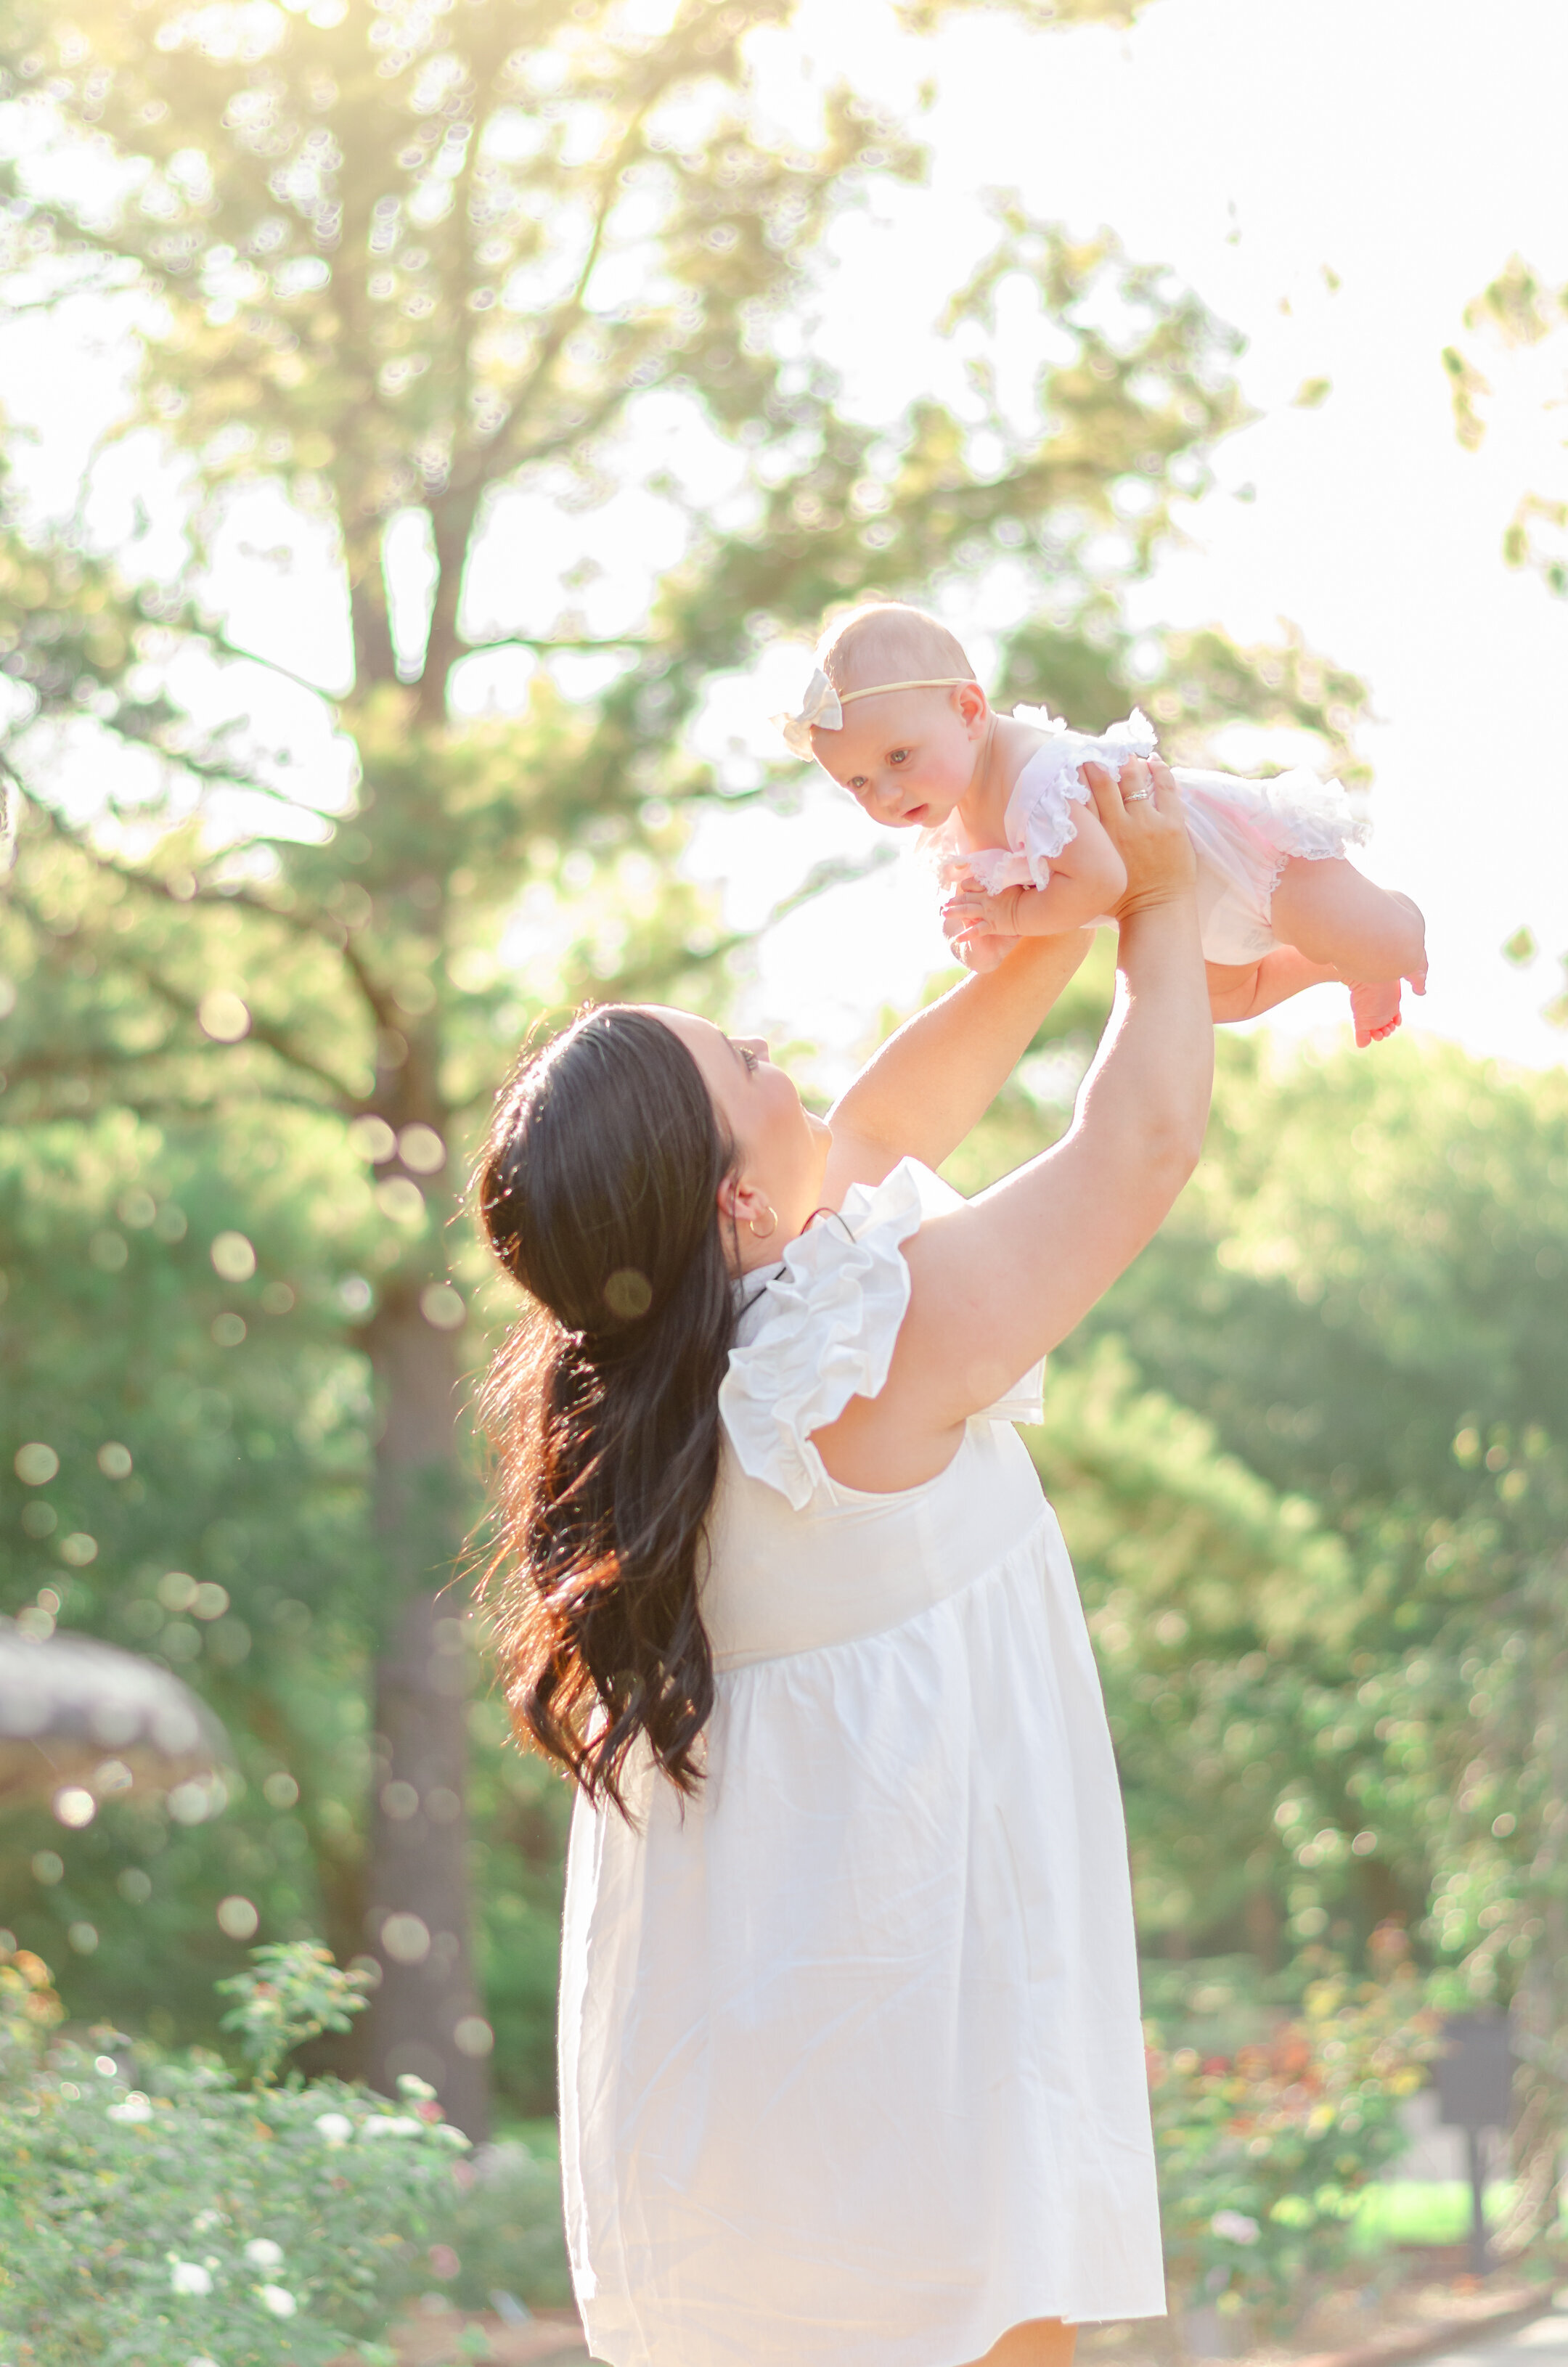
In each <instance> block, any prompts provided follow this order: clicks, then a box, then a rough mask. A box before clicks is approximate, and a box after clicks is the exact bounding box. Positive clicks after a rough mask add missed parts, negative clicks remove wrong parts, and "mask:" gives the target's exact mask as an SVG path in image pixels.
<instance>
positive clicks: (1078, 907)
mask: <svg viewBox="0 0 1568 2367" xmlns="http://www.w3.org/2000/svg"><path fill="white" fill-rule="evenodd" d="M1074 821H1075V822H1076V824H1077V829H1076V831H1075V832H1074V835H1073V837H1072V838H1070V839H1069V840H1068V842H1067V844H1066V845H1065V846H1064V847H1063V848H1062V852H1061V854H1060V855H1053V856H1052V857H1051V878H1050V879H1049V881H1048V882H1047V884H1046V886H1045V887H1043V888H1004V889H1001V890H1000V891H999V893H998V894H996V895H994V896H986V895H983V893H982V892H981V890H980V889H978V888H960V889H958V890H957V891H956V892H955V893H954V894H953V895H951V896H950V897H949V899H948V901H947V902H946V904H945V905H944V906H943V908H942V926H943V928H944V929H945V930H946V932H947V934H948V937H949V941H950V942H951V943H952V945H953V946H954V947H955V948H956V950H957V951H958V953H959V954H960V957H962V956H963V955H964V953H965V950H966V947H967V946H969V944H970V943H971V940H973V939H976V938H981V937H1054V936H1059V935H1061V934H1062V932H1063V931H1064V930H1067V929H1081V928H1084V927H1085V926H1086V925H1087V924H1088V923H1090V922H1091V921H1098V920H1101V919H1103V918H1104V916H1105V915H1106V914H1107V913H1108V912H1111V911H1112V910H1113V909H1114V908H1115V906H1116V905H1117V904H1118V903H1119V901H1120V900H1121V898H1122V896H1123V895H1124V894H1125V892H1126V889H1127V866H1126V865H1125V864H1124V863H1123V862H1122V859H1121V857H1120V855H1118V853H1117V851H1116V849H1115V847H1114V846H1113V845H1112V844H1111V843H1110V840H1109V838H1108V835H1107V832H1106V829H1105V825H1104V823H1103V822H1102V821H1100V818H1099V816H1098V814H1097V813H1096V811H1095V809H1094V807H1093V806H1092V805H1090V804H1088V803H1087V802H1085V804H1083V805H1081V806H1078V807H1076V808H1075V809H1074Z"/></svg>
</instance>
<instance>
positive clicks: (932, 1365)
mask: <svg viewBox="0 0 1568 2367" xmlns="http://www.w3.org/2000/svg"><path fill="white" fill-rule="evenodd" d="M1148 777H1149V775H1148V774H1147V773H1146V772H1145V771H1144V770H1143V769H1142V767H1140V766H1136V765H1131V764H1130V765H1129V766H1127V767H1126V768H1125V769H1124V771H1123V775H1122V781H1121V785H1120V787H1118V785H1117V784H1115V783H1113V782H1111V781H1110V780H1109V779H1108V776H1107V777H1106V782H1105V787H1103V788H1101V787H1098V786H1096V799H1097V801H1098V803H1099V806H1100V811H1101V813H1102V816H1104V817H1105V819H1106V821H1107V826H1108V828H1109V829H1111V831H1112V833H1113V836H1115V837H1116V839H1117V841H1118V844H1119V846H1120V847H1121V849H1122V851H1123V853H1124V855H1125V856H1126V859H1127V863H1128V870H1129V876H1130V888H1129V892H1128V895H1127V898H1126V900H1125V901H1124V904H1123V907H1122V912H1121V916H1120V923H1121V952H1120V959H1119V979H1118V992H1117V1007H1116V1009H1115V1011H1114V1012H1113V1014H1112V1015H1111V1019H1110V1022H1109V1024H1108V1026H1107V1029H1106V1033H1105V1036H1104V1039H1103V1041H1102V1043H1101V1047H1100V1051H1099V1055H1098V1057H1097V1059H1096V1062H1095V1066H1094V1068H1093V1070H1091V1072H1090V1075H1089V1078H1088V1080H1087V1082H1086V1083H1085V1088H1084V1092H1083V1094H1082V1096H1081V1098H1080V1102H1079V1108H1078V1115H1077V1117H1076V1119H1075V1120H1074V1126H1073V1128H1072V1130H1071V1132H1070V1133H1069V1134H1068V1135H1067V1136H1066V1138H1064V1139H1063V1140H1062V1142H1060V1143H1059V1144H1057V1145H1056V1147H1055V1148H1054V1149H1053V1150H1048V1151H1046V1152H1045V1153H1044V1154H1043V1156H1042V1157H1040V1158H1039V1159H1035V1160H1031V1161H1029V1163H1028V1165H1027V1166H1025V1167H1021V1168H1019V1169H1018V1170H1017V1172H1015V1173H1014V1174H1012V1175H1010V1176H1008V1177H1007V1178H1006V1180H1005V1181H1004V1182H1003V1183H998V1184H995V1185H994V1186H993V1188H992V1189H991V1190H990V1191H989V1192H986V1193H983V1194H982V1195H981V1196H980V1198H979V1199H977V1200H974V1201H971V1203H970V1204H969V1205H968V1206H966V1207H964V1208H962V1209H957V1210H954V1212H953V1213H952V1214H951V1215H950V1216H942V1217H933V1218H932V1219H931V1220H930V1222H929V1223H927V1224H926V1225H924V1226H923V1227H922V1228H921V1229H920V1231H919V1233H918V1234H917V1235H916V1236H915V1239H914V1240H912V1241H911V1242H910V1244H909V1249H908V1255H909V1264H910V1272H911V1275H912V1277H913V1283H914V1288H913V1293H912V1296H911V1299H910V1307H909V1312H908V1314H907V1315H906V1317H905V1318H904V1321H903V1329H902V1331H900V1334H899V1341H898V1346H897V1349H896V1350H895V1352H894V1355H893V1360H892V1370H891V1372H890V1374H889V1376H888V1381H887V1386H886V1387H884V1388H883V1390H882V1391H881V1395H880V1396H879V1397H876V1398H874V1399H869V1398H856V1399H852V1400H851V1402H850V1404H849V1406H848V1407H847V1408H846V1411H845V1412H844V1413H843V1414H842V1415H841V1416H840V1417H839V1419H838V1421H836V1422H835V1423H833V1424H832V1425H831V1426H829V1427H827V1428H825V1429H824V1430H822V1431H820V1432H819V1433H817V1440H816V1444H817V1445H818V1448H819V1449H820V1451H821V1453H822V1455H823V1459H824V1463H825V1464H826V1467H827V1468H828V1470H829V1471H830V1472H831V1473H832V1475H833V1476H834V1478H837V1479H842V1480H843V1481H844V1482H845V1483H846V1485H847V1486H850V1487H857V1488H866V1489H872V1490H885V1489H896V1488H905V1487H913V1486H915V1485H916V1484H917V1483H918V1482H919V1481H920V1480H922V1479H925V1478H930V1477H931V1476H932V1475H933V1474H934V1473H936V1472H937V1471H940V1470H941V1469H942V1468H943V1467H945V1465H946V1464H947V1463H948V1462H949V1460H950V1458H951V1456H952V1455H953V1454H954V1452H955V1451H956V1449H957V1445H958V1443H959V1440H960V1436H961V1433H962V1429H963V1424H964V1422H965V1421H967V1420H968V1418H969V1416H970V1415H971V1413H975V1412H978V1411H979V1410H982V1409H983V1407H984V1406H986V1405H988V1404H990V1403H992V1402H993V1401H994V1399H995V1398H996V1397H997V1396H998V1395H1000V1394H1001V1392H1002V1391H1003V1390H1004V1389H1005V1388H1006V1387H1007V1386H1008V1384H1009V1383H1010V1382H1012V1381H1014V1380H1016V1379H1017V1376H1018V1375H1019V1374H1020V1373H1023V1372H1025V1371H1027V1370H1028V1366H1029V1365H1031V1364H1032V1363H1033V1362H1034V1360H1035V1359H1036V1358H1037V1357H1038V1356H1040V1355H1041V1354H1043V1353H1045V1352H1046V1351H1047V1350H1048V1349H1051V1348H1053V1347H1054V1346H1055V1345H1056V1344H1057V1342H1059V1341H1060V1340H1062V1339H1064V1338H1065V1337H1066V1335H1067V1333H1068V1332H1069V1331H1072V1330H1073V1329H1074V1325H1075V1324H1077V1323H1078V1322H1079V1321H1080V1319H1082V1318H1083V1317H1084V1316H1085V1314H1087V1312H1088V1310H1089V1308H1091V1307H1093V1306H1094V1304H1095V1302H1096V1300H1097V1299H1098V1298H1099V1297H1102V1296H1103V1294H1104V1293H1105V1292H1106V1291H1107V1290H1108V1288H1109V1286H1110V1285H1111V1284H1112V1283H1113V1282H1114V1281H1115V1280H1116V1278H1117V1276H1118V1274H1120V1273H1121V1272H1122V1271H1123V1270H1124V1268H1125V1267H1127V1266H1128V1265H1130V1264H1131V1262H1132V1260H1133V1258H1135V1257H1136V1256H1137V1254H1138V1252H1139V1251H1140V1250H1141V1249H1142V1247H1143V1245H1144V1243H1145V1242H1146V1241H1147V1240H1149V1238H1150V1236H1151V1235H1152V1234H1153V1232H1154V1231H1155V1230H1156V1229H1157V1228H1158V1227H1159V1225H1160V1224H1161V1222H1162V1221H1163V1219H1164V1217H1165V1214H1166V1212H1167V1210H1168V1209H1169V1208H1170V1206H1171V1204H1172V1202H1173V1201H1174V1200H1175V1198H1176V1195H1177V1193H1178V1192H1179V1191H1180V1190H1181V1188H1182V1185H1183V1184H1184V1183H1186V1181H1187V1176H1188V1175H1189V1174H1190V1173H1191V1172H1192V1169H1193V1167H1194V1165H1195V1164H1196V1162H1197V1160H1198V1156H1199V1150H1200V1147H1201V1144H1202V1138H1203V1128H1204V1124H1205V1121H1206V1119H1207V1116H1208V1110H1209V1095H1210V1087H1211V1084H1212V1079H1213V1029H1212V1024H1211V1022H1210V1015H1209V998H1208V991H1207V988H1206V985H1205V981H1204V973H1203V956H1202V951H1201V948H1200V946H1199V936H1198V918H1197V912H1196V910H1195V907H1194V903H1193V898H1192V876H1193V871H1192V852H1191V848H1190V846H1189V845H1188V844H1187V832H1186V829H1185V826H1184V824H1183V821H1182V817H1181V807H1180V802H1179V799H1178V798H1177V793H1176V786H1175V783H1174V782H1173V781H1172V780H1171V777H1170V775H1169V774H1168V772H1166V771H1165V767H1164V766H1163V765H1162V766H1159V767H1157V768H1155V769H1154V772H1153V778H1154V780H1155V782H1156V783H1157V784H1158V789H1157V797H1156V799H1155V800H1153V801H1135V803H1134V807H1133V810H1132V811H1131V813H1129V812H1128V810H1127V809H1126V807H1125V805H1124V804H1123V801H1122V799H1123V792H1124V791H1125V790H1128V789H1136V788H1137V787H1139V786H1140V785H1141V784H1142V782H1144V781H1146V780H1147V779H1148ZM1112 801H1114V806H1113V802H1112ZM1010 966H1011V965H1010V963H1009V964H1006V965H1004V969H1003V972H1001V973H999V975H1005V973H1006V968H1008V967H1010Z"/></svg>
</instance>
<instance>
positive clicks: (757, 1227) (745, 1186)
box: [714, 1173, 778, 1240]
mask: <svg viewBox="0 0 1568 2367" xmlns="http://www.w3.org/2000/svg"><path fill="white" fill-rule="evenodd" d="M714 1196H715V1198H716V1200H717V1202H718V1205H719V1221H720V1223H721V1224H722V1226H723V1228H724V1229H725V1231H726V1232H728V1233H729V1234H731V1235H732V1236H733V1235H734V1234H736V1233H738V1232H739V1231H740V1230H741V1229H742V1228H743V1227H744V1229H746V1231H748V1232H749V1233H750V1234H751V1236H752V1238H753V1240H766V1239H767V1235H768V1234H769V1233H770V1232H771V1231H772V1229H773V1227H774V1225H776V1224H777V1223H778V1215H777V1213H776V1211H775V1209H774V1207H773V1205H772V1203H771V1201H770V1200H769V1199H768V1196H767V1193H766V1192H765V1191H764V1190H763V1188H762V1185H761V1184H760V1183H750V1182H748V1181H747V1180H746V1178H745V1177H744V1176H742V1175H736V1174H733V1173H731V1174H729V1175H724V1176H722V1177H721V1178H720V1181H719V1189H718V1191H717V1193H716V1194H715V1195H714Z"/></svg>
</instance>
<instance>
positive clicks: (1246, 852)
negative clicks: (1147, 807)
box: [921, 707, 1368, 965]
mask: <svg viewBox="0 0 1568 2367" xmlns="http://www.w3.org/2000/svg"><path fill="white" fill-rule="evenodd" d="M1013 714H1014V717H1015V719H1017V721H1018V722H1020V723H1028V724H1030V725H1031V726H1032V727H1033V728H1034V730H1037V731H1044V732H1048V733H1049V734H1050V735H1051V736H1050V737H1049V738H1048V739H1047V741H1046V742H1045V744H1044V746H1043V747H1040V748H1037V749H1036V750H1035V752H1034V754H1033V755H1032V756H1031V757H1030V758H1029V759H1028V763H1027V764H1025V766H1024V769H1023V771H1022V772H1021V773H1020V774H1019V775H1018V777H1017V781H1016V782H1015V783H1014V785H1013V794H1012V796H1011V797H1010V798H1008V800H1007V811H1006V818H1005V821H1004V828H1005V830H1006V839H1007V844H1006V846H975V847H968V848H966V847H964V846H963V845H962V844H961V843H960V835H959V832H958V830H957V827H956V824H955V822H953V821H949V822H947V823H946V824H944V826H943V827H942V828H941V829H940V830H934V831H927V832H922V837H921V843H922V846H923V848H924V850H925V852H926V855H927V856H928V858H929V859H930V860H931V861H932V862H933V863H934V864H935V866H936V868H937V873H938V876H939V877H940V878H941V880H942V883H943V886H944V887H945V888H951V887H954V886H956V885H957V884H958V882H959V881H960V879H962V878H965V877H966V876H967V877H968V878H971V879H973V880H974V881H975V882H976V884H977V885H978V886H979V887H980V889H982V890H983V893H984V894H986V895H987V896H994V895H996V894H998V893H999V891H1000V890H1001V889H1004V888H1043V887H1044V886H1045V885H1046V884H1047V882H1048V881H1049V879H1050V878H1051V863H1052V862H1053V860H1054V859H1055V857H1056V856H1057V855H1060V854H1061V853H1062V849H1063V848H1064V847H1065V846H1067V845H1068V844H1070V842H1071V841H1072V839H1073V838H1074V835H1075V834H1076V832H1077V827H1078V825H1077V823H1076V821H1074V814H1073V809H1074V806H1077V805H1083V804H1084V803H1085V801H1086V800H1087V798H1088V797H1089V789H1088V786H1087V784H1086V783H1085V779H1084V776H1083V767H1084V765H1085V764H1105V765H1107V766H1108V767H1109V769H1110V770H1111V771H1112V772H1113V773H1117V774H1119V772H1120V769H1121V767H1122V765H1123V764H1125V763H1126V762H1127V760H1128V758H1129V757H1130V756H1142V757H1145V758H1147V757H1149V756H1152V755H1153V753H1154V751H1155V748H1156V745H1157V742H1156V741H1155V737H1154V730H1153V725H1152V724H1151V723H1150V722H1149V720H1148V719H1147V718H1146V717H1145V716H1143V715H1141V714H1140V713H1139V711H1138V709H1137V708H1133V710H1132V713H1131V715H1130V716H1129V717H1128V719H1127V720H1126V722H1125V723H1113V724H1112V726H1111V728H1110V730H1108V731H1104V732H1101V733H1100V734H1099V735H1098V736H1097V737H1095V736H1093V735H1091V734H1090V733H1089V732H1086V731H1071V730H1068V728H1067V726H1066V724H1065V723H1063V722H1062V720H1061V719H1060V717H1055V716H1052V715H1051V713H1050V712H1049V711H1048V709H1047V708H1043V707H1015V708H1014V709H1013ZM1174 769H1175V774H1176V787H1177V788H1178V789H1179V790H1180V791H1181V799H1182V804H1183V806H1184V808H1185V809H1186V812H1187V831H1188V833H1189V835H1190V837H1191V839H1192V844H1193V852H1194V853H1195V854H1196V855H1197V857H1198V918H1199V928H1200V931H1201V934H1202V939H1203V957H1204V959H1205V960H1206V961H1211V962H1224V963H1229V964H1235V965H1245V964H1247V963H1251V962H1256V961H1261V960H1262V959H1263V957H1264V955H1265V954H1267V953H1269V952H1271V951H1272V950H1273V948H1274V946H1276V945H1277V944H1278V938H1277V937H1276V936H1275V934H1274V930H1273V927H1272V924H1271V923H1270V919H1269V908H1270V906H1271V905H1272V903H1273V900H1274V890H1275V889H1276V888H1277V887H1278V884H1279V875H1280V873H1281V872H1282V871H1283V870H1284V868H1285V866H1286V864H1287V862H1288V861H1289V860H1290V857H1291V856H1292V855H1302V856H1305V857H1306V858H1307V860H1308V861H1312V862H1316V861H1321V860H1322V859H1323V858H1324V856H1326V855H1343V854H1345V852H1346V849H1347V848H1348V847H1351V846H1359V845H1361V844H1364V843H1365V840H1366V838H1367V835H1368V832H1367V824H1366V823H1365V822H1364V821H1360V820H1359V819H1358V817H1357V815H1356V814H1355V813H1354V812H1353V810H1352V809H1351V805H1350V800H1349V798H1348V797H1347V796H1346V792H1345V790H1344V789H1343V788H1342V787H1341V786H1340V784H1339V783H1338V782H1337V781H1320V780H1319V779H1318V777H1317V775H1316V774H1315V773H1309V772H1307V771H1305V770H1304V769H1299V770H1297V771H1295V772H1291V773H1280V774H1279V775H1278V776H1276V778H1275V779H1273V780H1271V781H1248V780H1244V779H1243V778H1242V777H1241V776H1240V775H1239V774H1235V773H1200V772H1193V771H1191V770H1190V769H1189V768H1188V767H1187V766H1186V765H1183V764H1178V765H1176V767H1175V768H1174Z"/></svg>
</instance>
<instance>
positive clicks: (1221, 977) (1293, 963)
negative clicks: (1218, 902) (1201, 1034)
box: [1203, 946, 1339, 1025]
mask: <svg viewBox="0 0 1568 2367" xmlns="http://www.w3.org/2000/svg"><path fill="white" fill-rule="evenodd" d="M1203 968H1204V971H1205V974H1206V976H1207V979H1208V983H1209V1009H1210V1013H1211V1014H1212V1015H1213V1018H1214V1021H1215V1024H1216V1025H1221V1024H1222V1023H1224V1022H1225V1021H1228V1020H1237V1019H1256V1018H1258V1017H1260V1016H1261V1014H1263V1013H1264V1012H1266V1011H1272V1010H1273V1008H1274V1006H1275V1004H1276V1003H1277V1002H1288V1001H1289V1000H1290V996H1291V995H1293V994H1304V993H1305V991H1306V990H1307V988H1308V987H1309V986H1322V985H1324V984H1325V983H1329V982H1333V981H1335V980H1337V979H1338V977H1339V972H1338V971H1337V970H1336V969H1335V968H1334V966H1333V964H1332V963H1329V962H1314V961H1309V960H1308V959H1307V957H1306V956H1305V954H1303V953H1299V952H1298V951H1297V949H1296V947H1295V946H1275V948H1274V950H1273V952H1272V953H1268V954H1265V956H1264V957H1263V959H1262V960H1261V961H1256V962H1205V963H1204V965H1203Z"/></svg>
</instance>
